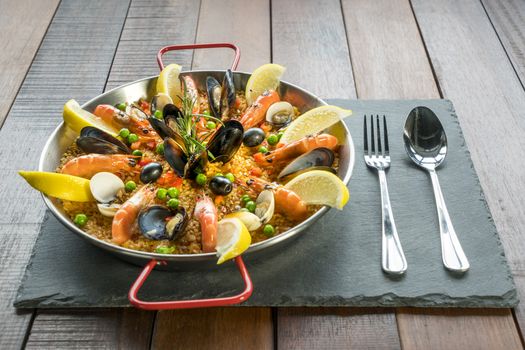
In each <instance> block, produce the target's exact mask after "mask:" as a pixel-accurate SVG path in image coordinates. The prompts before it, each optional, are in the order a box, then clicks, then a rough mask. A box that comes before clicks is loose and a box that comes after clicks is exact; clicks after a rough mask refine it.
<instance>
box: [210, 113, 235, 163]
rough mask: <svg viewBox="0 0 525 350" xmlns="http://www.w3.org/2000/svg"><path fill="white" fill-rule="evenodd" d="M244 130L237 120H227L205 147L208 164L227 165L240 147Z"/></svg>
mask: <svg viewBox="0 0 525 350" xmlns="http://www.w3.org/2000/svg"><path fill="white" fill-rule="evenodd" d="M243 135H244V128H243V126H242V124H241V123H240V122H238V121H237V120H228V121H227V122H224V125H222V126H221V127H220V128H219V129H218V130H217V131H216V132H215V134H214V135H213V136H212V138H211V140H210V141H209V142H208V145H207V147H206V149H207V151H208V153H211V156H210V162H212V163H213V162H223V163H227V162H229V161H230V159H232V157H233V156H234V155H235V153H236V152H237V150H238V149H239V147H241V143H242V139H243Z"/></svg>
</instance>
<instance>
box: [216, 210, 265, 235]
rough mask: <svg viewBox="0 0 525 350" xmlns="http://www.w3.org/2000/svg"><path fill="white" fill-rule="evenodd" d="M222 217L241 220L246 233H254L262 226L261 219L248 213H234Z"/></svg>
mask: <svg viewBox="0 0 525 350" xmlns="http://www.w3.org/2000/svg"><path fill="white" fill-rule="evenodd" d="M224 217H225V218H235V219H239V220H241V222H242V223H243V224H244V226H246V228H247V229H248V231H255V230H257V229H258V228H259V227H261V225H262V221H261V218H259V217H258V216H257V215H255V214H254V213H250V212H249V211H236V212H233V213H231V214H228V215H226V216H224Z"/></svg>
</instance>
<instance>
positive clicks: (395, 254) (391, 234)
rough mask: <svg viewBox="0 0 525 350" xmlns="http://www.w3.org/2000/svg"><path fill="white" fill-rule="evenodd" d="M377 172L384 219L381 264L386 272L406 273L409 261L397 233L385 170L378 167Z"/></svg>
mask: <svg viewBox="0 0 525 350" xmlns="http://www.w3.org/2000/svg"><path fill="white" fill-rule="evenodd" d="M377 172H378V175H379V184H380V186H381V207H382V219H383V220H382V221H383V225H382V251H381V266H382V268H383V271H385V272H386V273H390V274H396V275H400V274H403V273H405V271H406V269H407V261H406V259H405V254H404V253H403V248H402V247H401V242H400V241H399V237H398V235H397V229H396V223H395V221H394V214H393V213H392V206H391V205H390V196H389V195H388V186H387V184H386V175H385V171H384V170H382V169H378V170H377Z"/></svg>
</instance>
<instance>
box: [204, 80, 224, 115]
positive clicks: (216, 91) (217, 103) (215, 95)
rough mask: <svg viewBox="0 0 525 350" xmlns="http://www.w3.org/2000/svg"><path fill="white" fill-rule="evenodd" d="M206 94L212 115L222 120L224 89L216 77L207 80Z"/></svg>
mask: <svg viewBox="0 0 525 350" xmlns="http://www.w3.org/2000/svg"><path fill="white" fill-rule="evenodd" d="M206 93H207V95H208V101H209V105H210V110H211V114H212V115H213V116H214V117H215V118H218V119H221V94H222V88H221V85H220V84H219V82H218V81H217V79H215V78H214V77H207V78H206Z"/></svg>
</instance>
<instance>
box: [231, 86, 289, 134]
mask: <svg viewBox="0 0 525 350" xmlns="http://www.w3.org/2000/svg"><path fill="white" fill-rule="evenodd" d="M280 100H281V98H280V97H279V94H278V93H277V91H274V90H266V91H265V92H263V93H262V94H261V95H260V96H259V97H257V99H256V100H255V101H254V102H253V104H252V105H251V106H250V107H248V109H246V112H244V114H243V116H242V117H241V119H240V122H241V124H242V126H244V128H245V129H249V128H253V127H254V126H257V125H259V124H261V123H262V122H263V121H264V118H265V116H266V112H267V111H268V108H270V106H271V105H272V104H274V103H276V102H279V101H280Z"/></svg>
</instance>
